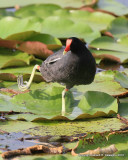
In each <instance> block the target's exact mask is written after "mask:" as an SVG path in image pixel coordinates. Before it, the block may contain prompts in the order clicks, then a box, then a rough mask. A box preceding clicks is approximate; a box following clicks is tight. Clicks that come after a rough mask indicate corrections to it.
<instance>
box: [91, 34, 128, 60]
mask: <svg viewBox="0 0 128 160" xmlns="http://www.w3.org/2000/svg"><path fill="white" fill-rule="evenodd" d="M127 42H128V37H123V38H121V39H119V40H118V41H115V40H114V39H112V38H110V37H107V36H103V37H100V38H98V39H95V40H94V41H92V42H91V44H90V46H89V48H90V50H91V52H92V53H94V57H96V58H99V59H101V60H103V59H109V60H112V61H116V62H119V63H127V62H128V56H127V54H128V46H127V44H126V43H127Z"/></svg>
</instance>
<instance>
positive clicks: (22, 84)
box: [17, 65, 40, 91]
mask: <svg viewBox="0 0 128 160" xmlns="http://www.w3.org/2000/svg"><path fill="white" fill-rule="evenodd" d="M36 70H40V66H39V65H35V66H34V68H33V70H32V74H31V76H30V79H29V81H28V82H27V81H23V76H22V75H20V76H18V78H17V83H18V87H19V89H20V90H21V91H25V90H27V89H28V88H29V87H30V85H31V83H32V80H33V77H34V74H35V71H36Z"/></svg>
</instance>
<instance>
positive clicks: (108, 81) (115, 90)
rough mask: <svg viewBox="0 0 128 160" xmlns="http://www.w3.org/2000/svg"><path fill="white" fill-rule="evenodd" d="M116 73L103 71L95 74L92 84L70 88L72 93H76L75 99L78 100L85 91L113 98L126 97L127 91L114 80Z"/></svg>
mask: <svg viewBox="0 0 128 160" xmlns="http://www.w3.org/2000/svg"><path fill="white" fill-rule="evenodd" d="M116 73H119V72H118V71H111V70H108V71H103V72H99V73H97V74H96V76H95V79H94V82H92V83H91V84H90V85H80V86H75V87H74V88H72V89H71V90H72V91H76V94H74V95H75V97H76V99H80V98H81V95H82V94H83V93H85V92H87V91H92V90H93V91H100V92H104V93H107V94H109V95H113V96H121V95H125V94H126V95H127V94H128V90H127V89H124V88H123V87H121V86H120V84H119V83H118V82H116V81H115V80H114V76H115V74H116Z"/></svg>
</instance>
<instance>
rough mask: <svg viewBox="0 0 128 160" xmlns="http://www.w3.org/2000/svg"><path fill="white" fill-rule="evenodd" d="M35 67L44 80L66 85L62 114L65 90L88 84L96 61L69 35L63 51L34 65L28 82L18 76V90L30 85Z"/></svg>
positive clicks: (94, 69)
mask: <svg viewBox="0 0 128 160" xmlns="http://www.w3.org/2000/svg"><path fill="white" fill-rule="evenodd" d="M66 53H67V54H66ZM36 69H37V70H39V71H40V72H41V75H42V76H43V78H44V79H45V80H46V82H58V83H63V84H65V85H66V88H65V89H64V90H63V92H62V115H64V114H65V98H64V97H65V93H66V91H68V90H69V89H70V88H72V87H73V86H74V85H81V84H90V83H91V82H92V81H93V80H94V76H95V72H96V62H95V59H94V58H93V56H92V54H91V53H90V51H89V50H88V49H87V48H86V46H85V44H84V43H83V42H82V41H81V40H79V39H78V38H75V37H71V38H68V39H67V41H66V48H65V50H64V52H60V51H58V52H56V53H54V54H52V55H50V56H49V57H48V58H47V59H46V60H45V61H44V62H43V63H42V65H41V66H39V65H35V67H34V68H33V71H32V74H31V77H30V80H29V81H28V82H23V77H22V76H19V77H18V87H19V89H20V90H26V89H28V88H29V87H30V85H31V82H32V80H33V77H34V73H35V70H36ZM24 83H25V84H24Z"/></svg>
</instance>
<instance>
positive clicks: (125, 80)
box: [115, 72, 128, 89]
mask: <svg viewBox="0 0 128 160" xmlns="http://www.w3.org/2000/svg"><path fill="white" fill-rule="evenodd" d="M115 81H117V82H119V83H120V85H121V86H122V87H123V88H127V89H128V76H127V75H125V74H123V73H120V72H118V73H117V74H116V75H115Z"/></svg>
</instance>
